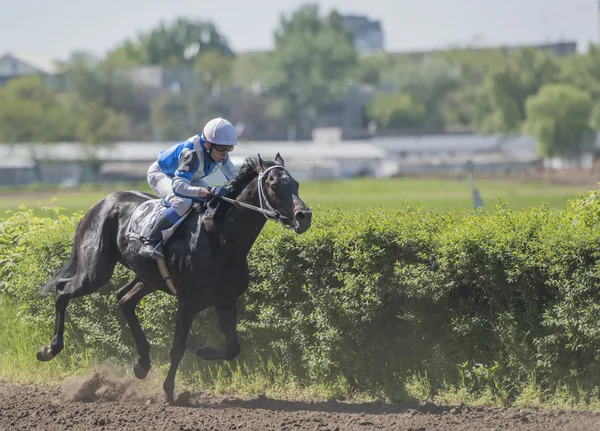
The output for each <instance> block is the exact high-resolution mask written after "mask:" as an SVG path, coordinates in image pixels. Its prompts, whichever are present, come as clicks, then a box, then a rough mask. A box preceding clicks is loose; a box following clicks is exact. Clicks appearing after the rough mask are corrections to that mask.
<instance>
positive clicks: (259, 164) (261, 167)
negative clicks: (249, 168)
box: [258, 153, 265, 171]
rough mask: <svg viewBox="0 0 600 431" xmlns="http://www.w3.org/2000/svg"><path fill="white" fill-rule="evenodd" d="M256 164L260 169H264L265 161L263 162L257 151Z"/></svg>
mask: <svg viewBox="0 0 600 431" xmlns="http://www.w3.org/2000/svg"><path fill="white" fill-rule="evenodd" d="M258 166H260V169H261V170H262V171H264V170H265V162H263V159H262V157H260V153H258Z"/></svg>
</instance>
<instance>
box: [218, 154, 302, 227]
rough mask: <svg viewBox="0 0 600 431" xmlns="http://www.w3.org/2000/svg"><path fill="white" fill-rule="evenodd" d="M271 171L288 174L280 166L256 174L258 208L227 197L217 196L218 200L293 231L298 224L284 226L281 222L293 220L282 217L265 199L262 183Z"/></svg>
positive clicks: (263, 184) (263, 183)
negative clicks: (262, 216)
mask: <svg viewBox="0 0 600 431" xmlns="http://www.w3.org/2000/svg"><path fill="white" fill-rule="evenodd" d="M271 169H281V170H282V171H284V172H285V173H286V174H288V175H289V174H290V173H289V172H288V171H287V169H285V168H284V167H283V166H281V165H274V166H271V167H269V168H267V169H265V170H264V171H261V172H260V173H259V174H258V201H259V203H260V207H257V206H254V205H250V204H247V203H244V202H239V201H236V200H235V199H231V198H228V197H225V196H219V199H223V200H224V201H225V202H229V203H231V204H234V205H236V206H240V207H244V208H247V209H249V210H252V211H256V212H259V213H261V214H263V215H264V216H265V217H266V218H267V219H268V220H273V221H278V222H279V223H281V225H282V226H283V227H285V228H286V229H294V228H295V227H296V226H297V224H298V222H297V221H296V223H295V226H288V225H286V224H285V223H284V222H283V221H284V220H294V218H293V217H287V216H284V215H282V214H281V213H280V212H279V211H277V210H276V209H275V208H273V206H272V205H271V203H270V202H269V199H267V195H266V193H265V182H264V180H265V179H266V174H267V173H268V172H269V171H270V170H271ZM265 207H266V208H265Z"/></svg>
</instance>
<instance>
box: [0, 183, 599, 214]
mask: <svg viewBox="0 0 600 431" xmlns="http://www.w3.org/2000/svg"><path fill="white" fill-rule="evenodd" d="M476 187H477V188H478V189H479V192H480V196H481V198H482V199H483V203H484V207H485V208H486V209H487V210H493V209H494V205H495V204H496V203H497V201H498V199H497V198H499V197H501V198H503V199H504V200H506V201H508V203H509V205H510V206H511V207H512V208H515V209H520V208H524V207H527V206H538V205H541V204H542V203H547V204H548V205H549V206H550V207H553V208H561V207H562V206H564V204H565V203H566V201H567V200H568V199H573V198H577V197H579V195H580V194H581V193H586V192H587V191H588V190H589V187H586V186H579V187H575V186H556V185H549V184H543V183H519V182H500V181H478V182H477V183H476ZM130 189H137V190H142V191H150V189H149V188H148V186H147V185H146V184H143V183H140V184H136V185H134V186H132V185H127V184H117V185H85V186H84V187H82V188H81V189H79V190H74V189H71V190H58V189H48V188H47V187H45V188H37V189H36V188H32V187H28V188H22V189H19V188H5V189H3V190H2V189H0V217H2V216H4V215H5V213H6V211H7V210H16V209H18V207H19V206H20V205H25V206H26V207H27V208H32V209H34V210H35V213H36V214H38V215H44V214H48V213H47V212H45V211H44V210H43V209H42V208H43V207H47V206H52V205H56V206H59V207H63V208H65V209H66V211H67V212H68V213H70V212H75V211H80V210H82V211H86V210H87V209H88V208H89V207H90V206H91V205H92V204H94V203H95V202H96V201H98V200H100V199H101V198H103V197H104V196H106V194H107V193H109V192H111V191H115V190H130ZM300 196H301V198H302V199H303V200H304V201H305V202H306V203H307V204H308V205H310V206H321V207H322V208H327V207H336V206H337V207H340V208H343V209H345V208H353V207H360V208H374V207H379V206H381V207H384V208H393V207H399V206H402V205H403V204H404V202H405V201H408V202H409V203H410V204H411V205H417V204H419V203H420V204H421V205H422V206H423V207H424V208H426V209H429V210H437V211H443V210H446V209H449V208H471V207H472V202H471V193H470V190H469V187H468V184H467V182H466V181H454V180H447V181H444V180H431V179H427V180H425V179H386V180H377V179H353V180H347V181H323V182H321V181H315V182H305V183H302V184H301V187H300Z"/></svg>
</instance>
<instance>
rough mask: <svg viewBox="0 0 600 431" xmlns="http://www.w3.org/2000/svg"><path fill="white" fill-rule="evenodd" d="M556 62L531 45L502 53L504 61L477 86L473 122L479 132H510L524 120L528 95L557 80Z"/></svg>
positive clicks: (548, 54)
mask: <svg viewBox="0 0 600 431" xmlns="http://www.w3.org/2000/svg"><path fill="white" fill-rule="evenodd" d="M559 73H560V68H559V65H558V63H557V61H556V59H555V57H553V56H552V54H550V53H548V52H545V51H541V50H535V49H532V48H524V49H519V50H517V51H515V52H513V53H509V54H507V55H506V58H505V60H504V62H502V63H501V65H500V66H499V67H498V68H497V69H496V70H493V71H492V72H491V73H489V74H488V75H487V76H486V80H485V82H484V83H483V85H482V87H480V89H479V100H480V103H481V104H483V105H484V106H486V107H487V109H483V110H480V111H479V113H478V115H477V116H476V117H475V119H474V120H475V124H476V127H477V129H478V130H479V131H481V132H495V133H511V132H515V131H518V130H519V129H520V127H521V124H522V123H523V121H524V120H525V103H526V100H527V98H528V97H529V96H532V95H535V94H536V93H537V92H538V90H539V89H540V88H541V87H542V86H543V85H544V84H548V83H553V82H556V81H557V80H558V76H559Z"/></svg>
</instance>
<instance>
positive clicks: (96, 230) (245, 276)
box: [37, 153, 312, 403]
mask: <svg viewBox="0 0 600 431" xmlns="http://www.w3.org/2000/svg"><path fill="white" fill-rule="evenodd" d="M227 187H228V188H229V190H230V195H229V197H230V198H233V199H235V201H233V200H231V201H230V200H228V201H223V200H221V201H220V204H219V206H218V209H217V211H216V213H215V214H214V216H213V218H205V217H203V215H202V213H201V212H200V211H199V210H198V208H197V207H194V209H195V210H194V211H192V212H191V213H190V214H189V215H188V216H187V218H186V219H185V220H184V221H183V222H182V223H181V225H180V226H179V227H178V228H177V230H176V231H175V232H174V233H173V235H172V237H171V238H170V239H169V240H168V242H167V243H166V244H165V245H164V249H163V253H164V257H165V262H166V264H167V267H168V270H169V272H170V276H171V279H172V280H173V284H174V285H175V288H176V294H177V299H178V305H177V316H176V324H175V334H174V338H173V345H172V348H171V364H170V368H169V372H168V375H167V377H166V379H165V381H164V384H163V388H164V391H165V394H166V396H167V400H168V401H169V402H170V403H173V402H174V396H173V391H174V387H175V374H176V373H177V367H178V365H179V362H180V361H181V359H182V358H183V354H184V351H185V347H186V340H187V336H188V333H189V330H190V327H191V325H192V321H193V320H194V317H195V315H196V314H197V313H198V312H200V311H201V310H204V309H206V308H208V307H211V306H214V307H215V309H216V314H217V318H218V320H219V324H220V327H221V331H222V332H223V333H224V335H225V339H226V347H225V349H217V348H214V347H210V346H207V347H202V348H199V349H198V350H197V351H196V353H197V355H198V356H200V357H201V358H203V359H205V360H215V359H225V360H232V359H233V358H235V357H236V356H237V355H238V354H239V353H240V345H239V342H238V337H237V330H236V324H237V322H236V319H237V310H236V298H237V297H239V296H240V295H242V294H243V293H244V291H245V290H246V289H247V288H248V283H249V270H248V261H247V256H248V253H249V251H250V248H251V247H252V245H253V244H254V241H255V240H256V238H257V237H258V235H259V233H260V231H261V230H262V228H263V226H264V225H265V222H266V220H267V218H269V219H273V220H278V221H280V222H281V223H282V224H284V225H285V226H286V227H289V228H292V229H294V230H295V232H296V233H298V234H301V233H303V232H305V231H306V230H307V229H308V228H309V227H310V225H311V218H312V213H311V211H310V210H309V209H308V207H307V206H306V205H305V203H304V202H303V201H302V200H301V199H300V198H299V197H298V187H299V186H298V182H297V181H296V180H295V179H294V178H293V177H292V176H291V175H290V173H289V172H288V171H287V170H286V169H285V167H284V161H283V159H282V158H281V156H280V155H279V153H278V154H277V156H276V157H275V162H265V161H263V160H262V159H261V157H260V155H259V156H258V159H246V161H245V162H244V164H243V166H242V167H241V168H240V172H239V175H238V178H237V179H235V180H233V181H231V182H230V183H229V184H228V186H227ZM149 199H156V197H155V196H153V195H150V194H146V193H140V192H134V191H123V192H115V193H111V194H109V195H107V196H106V197H105V198H103V199H102V200H100V201H99V202H97V203H96V204H94V205H93V206H92V207H91V208H90V210H89V211H88V212H87V214H86V215H85V216H84V217H83V218H82V219H81V221H80V222H79V224H78V226H77V229H76V231H75V237H74V244H73V248H72V251H71V256H70V257H69V259H68V260H67V262H66V263H65V264H64V266H63V267H62V268H61V269H60V270H59V271H58V272H57V273H56V274H55V275H54V276H53V277H52V279H50V280H49V281H48V282H47V283H46V284H45V285H44V286H42V288H41V289H42V290H44V291H48V290H52V289H54V288H56V326H55V330H54V337H53V338H52V341H51V343H50V345H49V346H44V347H42V348H40V350H39V351H38V353H37V358H38V359H39V360H40V361H49V360H51V359H53V358H54V357H55V356H56V355H57V354H58V353H59V352H60V351H61V350H62V349H63V333H64V325H65V311H66V308H67V305H68V303H69V301H70V300H71V299H72V298H78V297H82V296H85V295H89V294H91V293H93V292H95V291H97V290H98V289H99V288H100V287H101V286H103V285H105V284H107V283H108V282H109V281H110V279H111V277H112V274H113V271H114V268H115V265H116V264H117V263H121V264H123V265H124V266H126V267H127V268H129V269H131V270H132V271H133V272H134V273H135V277H134V278H133V280H131V281H130V282H129V283H127V284H126V285H125V286H123V287H122V288H121V289H119V291H118V292H117V298H118V300H119V303H120V305H121V307H122V310H123V313H124V315H125V317H126V318H127V322H128V325H129V327H130V329H131V331H132V333H133V338H134V340H135V343H136V350H137V353H138V357H137V360H136V363H135V365H134V372H135V375H136V377H138V378H140V379H143V378H145V377H146V375H147V374H148V371H149V370H150V356H149V352H150V345H149V343H148V340H147V339H146V337H145V335H144V333H143V331H142V328H141V326H140V323H139V321H138V319H137V317H136V314H135V307H136V305H137V304H138V302H139V301H140V300H141V299H142V298H143V297H144V296H146V295H148V294H149V293H152V292H154V291H156V290H161V291H163V292H166V293H168V294H172V292H171V290H170V289H169V288H168V286H167V284H166V282H165V280H164V279H163V277H162V276H161V273H160V271H159V269H158V266H157V264H156V262H155V261H154V260H153V259H152V258H149V257H142V256H138V254H137V252H138V250H139V248H140V246H141V244H140V242H139V240H137V239H136V240H130V239H128V238H127V236H126V234H127V228H128V224H129V221H130V218H131V216H132V214H133V212H134V211H135V209H136V208H137V207H138V205H140V204H141V203H143V202H145V201H147V200H149Z"/></svg>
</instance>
